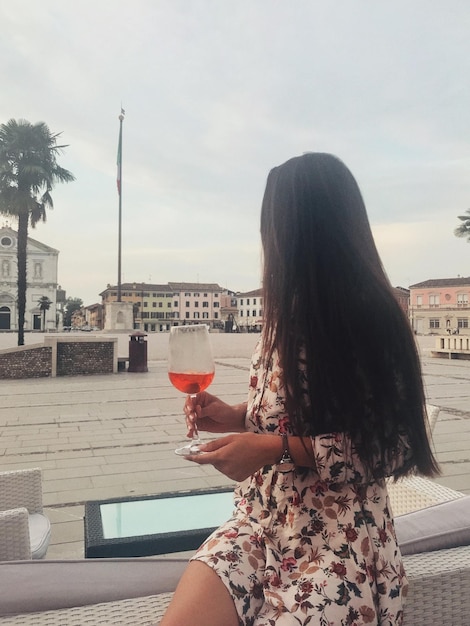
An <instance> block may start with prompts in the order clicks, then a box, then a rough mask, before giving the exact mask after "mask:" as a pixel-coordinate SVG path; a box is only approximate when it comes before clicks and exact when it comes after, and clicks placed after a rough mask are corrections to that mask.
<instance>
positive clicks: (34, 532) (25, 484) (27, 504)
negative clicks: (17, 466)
mask: <svg viewBox="0 0 470 626" xmlns="http://www.w3.org/2000/svg"><path fill="white" fill-rule="evenodd" d="M50 539H51V524H50V521H49V519H48V518H47V517H46V516H45V515H44V513H43V506H42V472H41V469H40V468H33V469H24V470H14V471H10V472H0V560H2V561H7V560H24V559H31V558H32V559H42V558H44V557H45V556H46V552H47V548H48V546H49V542H50Z"/></svg>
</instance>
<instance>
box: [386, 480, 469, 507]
mask: <svg viewBox="0 0 470 626" xmlns="http://www.w3.org/2000/svg"><path fill="white" fill-rule="evenodd" d="M387 488H388V495H389V498H390V504H391V507H392V512H393V515H394V516H395V517H396V516H397V515H403V514H404V513H410V512H411V511H417V510H418V509H424V508H426V507H428V506H432V505H433V504H439V503H440V502H447V501H448V500H455V499H456V498H462V497H463V496H464V494H463V493H460V492H459V491H454V490H453V489H449V487H444V485H440V484H439V483H436V482H434V481H432V480H429V478H423V477H421V476H409V477H406V478H401V479H399V480H397V481H396V482H395V481H393V480H391V479H388V480H387Z"/></svg>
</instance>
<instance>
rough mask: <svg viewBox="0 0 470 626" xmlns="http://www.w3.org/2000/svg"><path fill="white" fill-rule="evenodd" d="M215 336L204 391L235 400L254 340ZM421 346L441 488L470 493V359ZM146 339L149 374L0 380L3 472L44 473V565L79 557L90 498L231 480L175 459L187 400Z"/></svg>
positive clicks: (161, 340)
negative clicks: (436, 411)
mask: <svg viewBox="0 0 470 626" xmlns="http://www.w3.org/2000/svg"><path fill="white" fill-rule="evenodd" d="M213 338H214V340H215V341H214V343H215V347H214V348H215V349H214V354H215V358H216V362H217V372H216V377H215V379H214V383H213V384H212V386H211V391H212V392H213V393H215V394H217V395H221V396H222V397H223V398H224V399H226V400H227V401H228V402H231V403H236V402H241V401H243V400H244V399H245V397H246V391H247V386H248V370H249V357H250V354H251V350H252V347H253V345H254V343H255V340H256V337H255V336H248V337H247V336H242V335H239V336H237V335H228V336H225V335H219V336H217V335H214V337H213ZM149 339H150V338H149ZM423 339H424V341H423V344H424V347H423V346H421V355H422V357H421V359H422V365H423V375H424V380H425V386H426V393H427V399H428V401H429V402H431V403H434V404H437V405H438V406H440V407H441V413H440V416H439V419H438V421H437V424H436V427H435V431H434V437H433V440H434V446H435V450H436V454H437V457H438V459H439V461H440V463H441V467H442V471H443V474H442V476H441V477H439V478H438V482H440V483H442V484H445V485H447V486H449V487H452V488H454V489H458V490H460V491H464V492H465V493H469V494H470V362H463V361H450V360H446V359H435V358H431V357H430V356H429V345H431V344H430V342H429V338H423ZM152 341H155V342H156V347H155V346H154V347H153V348H152V350H151V353H152V354H155V352H158V353H159V355H161V356H160V359H159V360H151V361H149V364H148V366H149V371H148V372H146V373H142V374H139V373H128V372H121V373H118V374H109V375H98V376H84V377H67V378H56V379H32V380H22V381H18V380H13V381H0V393H1V394H2V403H1V406H0V468H1V469H2V470H5V469H17V468H24V467H35V466H40V467H42V468H43V477H44V503H45V506H46V509H47V512H48V515H49V516H50V518H51V520H52V525H53V532H52V543H51V546H50V548H49V551H48V554H47V558H80V557H82V556H83V550H84V546H83V512H84V503H85V502H86V501H87V500H100V499H108V498H113V497H120V496H127V495H149V494H156V493H161V492H165V491H177V490H182V489H195V488H200V487H218V486H225V485H228V484H230V482H231V481H229V480H228V479H227V478H226V477H224V476H222V475H221V474H219V473H218V472H217V471H216V470H215V469H214V468H212V467H209V466H204V467H200V466H197V465H192V464H189V463H187V462H186V461H185V460H184V459H181V458H180V457H178V456H176V455H175V454H174V452H173V450H174V448H175V447H176V446H177V445H178V444H179V443H180V442H181V441H182V440H183V437H184V433H185V427H184V418H183V415H182V407H183V401H184V399H183V395H182V394H180V393H179V392H177V391H176V390H175V389H174V388H173V387H172V386H171V385H170V383H169V381H168V377H167V373H166V361H165V358H166V352H165V350H166V348H165V341H167V337H166V336H163V337H158V338H156V339H153V338H152ZM224 342H225V343H224ZM0 345H1V342H0Z"/></svg>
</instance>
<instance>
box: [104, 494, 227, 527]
mask: <svg viewBox="0 0 470 626" xmlns="http://www.w3.org/2000/svg"><path fill="white" fill-rule="evenodd" d="M232 510H233V492H232V491H225V492H215V493H207V494H201V493H197V494H188V495H184V496H181V495H178V496H175V497H164V498H152V499H147V500H134V501H129V502H112V503H104V504H101V505H100V513H101V521H102V526H103V538H104V539H116V538H120V537H139V536H143V535H154V534H160V533H173V532H184V531H190V530H194V529H197V528H212V527H216V526H219V525H220V524H222V523H223V522H225V521H226V520H227V519H229V517H230V515H231V514H232Z"/></svg>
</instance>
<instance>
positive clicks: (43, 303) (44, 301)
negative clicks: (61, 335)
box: [38, 296, 52, 332]
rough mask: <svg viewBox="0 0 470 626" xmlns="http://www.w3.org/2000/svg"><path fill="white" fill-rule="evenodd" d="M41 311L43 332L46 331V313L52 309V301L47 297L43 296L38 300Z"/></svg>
mask: <svg viewBox="0 0 470 626" xmlns="http://www.w3.org/2000/svg"><path fill="white" fill-rule="evenodd" d="M38 304H39V309H40V311H42V330H43V332H44V331H45V330H46V311H49V309H50V308H51V304H52V302H51V300H49V298H48V297H47V296H41V297H40V298H39V300H38Z"/></svg>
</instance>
